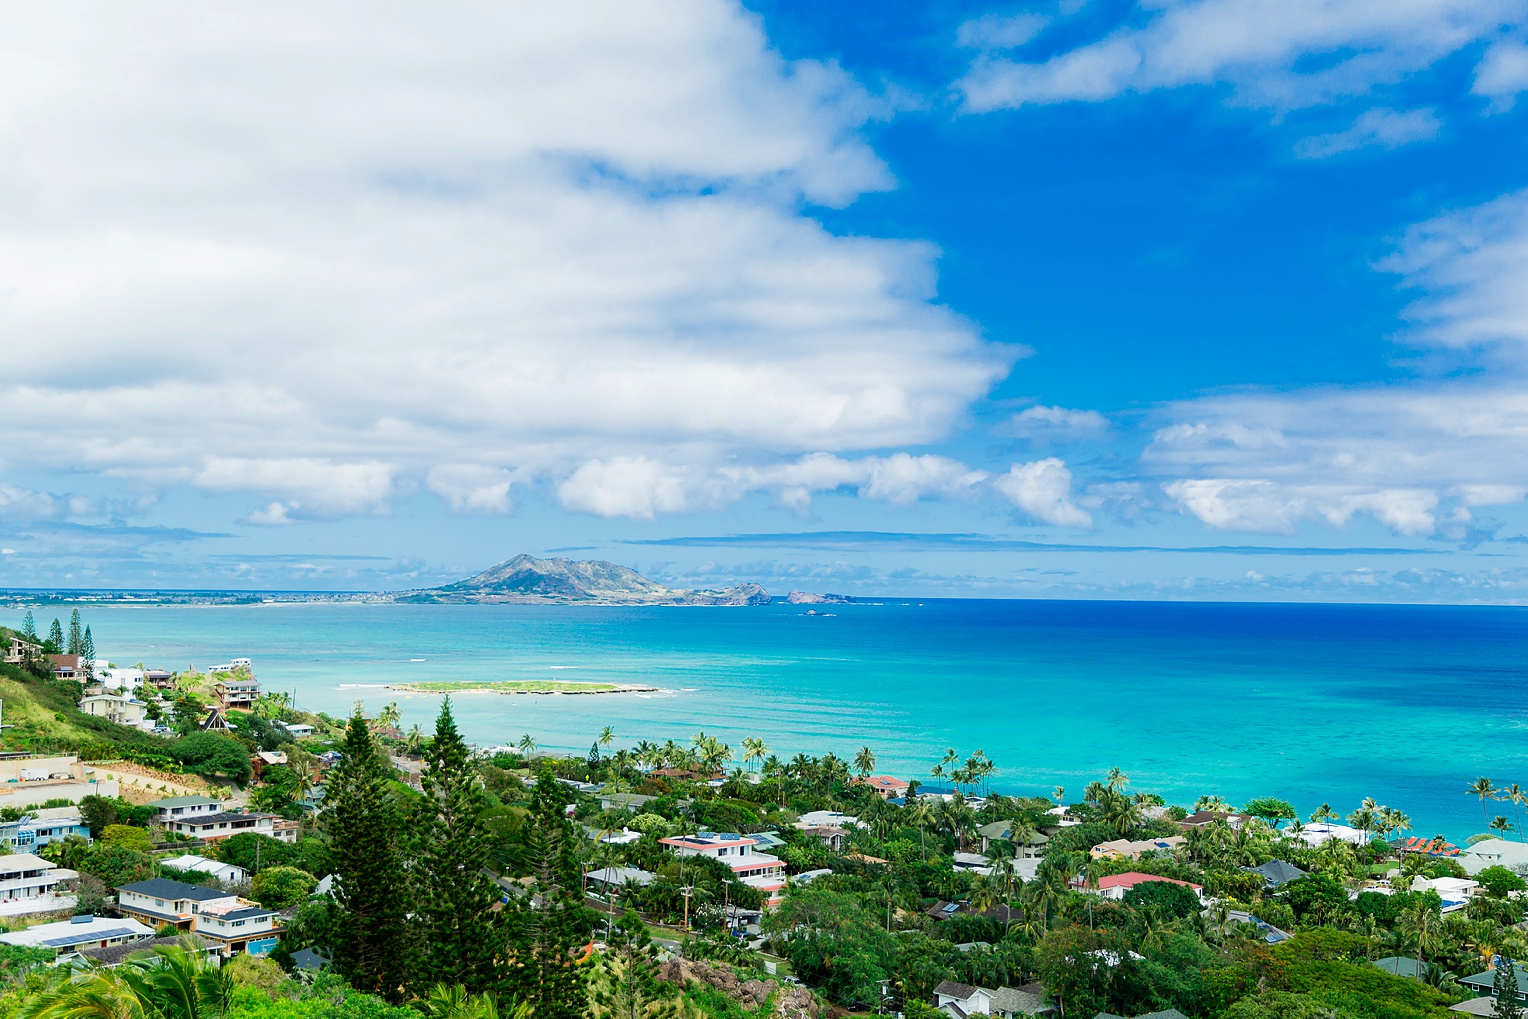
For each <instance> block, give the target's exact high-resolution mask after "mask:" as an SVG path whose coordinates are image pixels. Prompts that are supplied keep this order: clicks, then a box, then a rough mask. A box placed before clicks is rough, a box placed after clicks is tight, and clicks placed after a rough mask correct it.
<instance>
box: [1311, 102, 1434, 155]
mask: <svg viewBox="0 0 1528 1019" xmlns="http://www.w3.org/2000/svg"><path fill="white" fill-rule="evenodd" d="M1442 128H1443V122H1442V121H1441V120H1439V119H1438V117H1437V115H1436V114H1435V113H1433V111H1432V110H1426V109H1423V110H1406V111H1404V112H1401V111H1398V110H1391V109H1376V110H1366V111H1365V112H1363V113H1361V114H1359V116H1358V119H1356V120H1354V121H1353V123H1352V125H1351V126H1350V127H1348V128H1347V129H1346V130H1343V131H1336V132H1333V133H1331V134H1319V135H1316V136H1314V137H1311V138H1306V139H1304V140H1303V141H1301V142H1300V143H1299V144H1298V145H1296V146H1295V155H1297V156H1299V157H1300V158H1301V159H1328V158H1330V157H1332V156H1336V155H1341V154H1342V153H1344V152H1356V151H1357V150H1359V149H1370V148H1380V149H1398V148H1400V147H1401V146H1402V145H1410V144H1411V143H1412V142H1419V141H1426V140H1428V139H1429V138H1435V137H1437V134H1438V132H1439V131H1440V130H1441V129H1442Z"/></svg>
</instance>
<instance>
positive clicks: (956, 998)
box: [934, 980, 992, 1019]
mask: <svg viewBox="0 0 1528 1019" xmlns="http://www.w3.org/2000/svg"><path fill="white" fill-rule="evenodd" d="M934 1006H935V1007H936V1008H939V1009H941V1010H943V1011H945V1012H948V1013H949V1014H950V1015H952V1016H954V1017H955V1019H965V1017H966V1016H968V1015H971V1014H972V1013H980V1014H982V1015H991V1014H992V992H991V991H989V990H987V988H985V987H976V986H973V985H971V984H957V983H956V982H955V981H953V980H946V981H944V982H942V983H941V984H940V985H939V986H938V987H936V988H934ZM951 1006H953V1007H951Z"/></svg>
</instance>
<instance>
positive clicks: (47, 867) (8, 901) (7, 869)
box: [0, 853, 79, 914]
mask: <svg viewBox="0 0 1528 1019" xmlns="http://www.w3.org/2000/svg"><path fill="white" fill-rule="evenodd" d="M73 877H79V873H78V872H77V871H72V870H65V869H64V868H62V867H60V866H59V865H58V864H56V863H50V862H49V861H47V860H44V859H43V858H42V857H40V856H33V855H32V854H31V853H11V854H10V855H8V856H0V913H5V914H19V913H46V912H49V911H50V910H55V909H67V908H69V907H70V906H72V905H74V896H72V895H66V894H64V893H62V892H59V891H58V890H57V888H58V884H59V882H60V881H66V880H68V879H69V878H73Z"/></svg>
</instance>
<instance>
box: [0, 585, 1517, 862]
mask: <svg viewBox="0 0 1528 1019" xmlns="http://www.w3.org/2000/svg"><path fill="white" fill-rule="evenodd" d="M819 611H820V612H826V613H832V615H818V616H809V615H806V614H804V609H802V608H800V607H798V606H790V605H784V604H776V605H773V606H768V607H763V608H747V609H695V608H688V609H676V608H650V609H621V608H587V607H567V608H548V607H522V606H449V605H419V606H414V605H347V604H298V605H259V606H227V607H194V608H193V607H107V606H99V605H86V606H84V607H83V612H84V616H85V620H86V622H88V623H90V624H91V625H92V627H93V632H94V635H95V639H96V647H97V648H98V652H99V653H101V654H103V655H107V656H109V657H110V658H111V659H112V660H113V661H115V662H116V663H118V664H132V663H134V662H137V661H140V660H141V661H143V662H145V663H146V664H148V665H151V666H162V667H169V668H184V667H186V666H187V665H189V664H194V665H196V666H197V667H199V668H205V667H206V666H208V665H212V664H216V663H218V662H221V661H225V660H227V659H228V658H230V657H234V656H245V657H249V658H252V659H253V660H254V663H255V670H256V673H257V675H258V676H259V678H260V680H261V681H262V683H263V684H265V686H266V687H267V688H280V689H286V690H290V691H295V693H296V696H297V699H298V703H299V704H300V705H301V706H302V707H304V708H307V709H310V710H322V711H328V712H330V713H334V714H343V713H346V712H348V711H349V709H350V707H351V705H352V703H353V702H354V701H355V700H357V699H359V700H361V701H363V702H364V703H365V705H366V707H367V709H368V711H375V710H376V709H378V708H380V707H381V706H382V705H383V704H385V703H387V702H388V701H393V700H396V701H397V702H398V704H399V707H400V708H401V710H402V714H403V724H404V727H405V728H407V727H408V726H409V725H412V724H414V723H416V722H417V723H419V724H420V725H422V726H425V727H426V728H428V727H429V726H430V725H431V724H432V723H433V720H434V716H435V713H436V712H437V711H438V709H439V704H440V698H439V697H438V696H428V695H417V694H416V695H405V694H400V693H393V692H389V691H386V690H382V689H379V688H378V686H379V685H380V684H385V683H389V682H401V681H409V680H452V679H462V680H467V679H536V678H556V679H564V680H607V681H616V682H641V683H651V684H653V685H656V686H659V687H662V688H663V690H664V692H663V693H661V694H657V695H650V696H644V695H610V696H598V697H557V696H503V695H496V694H471V695H464V696H459V697H458V698H457V699H456V704H457V717H458V719H459V721H460V724H461V726H462V728H463V730H464V732H465V734H466V735H467V736H468V738H470V739H472V740H475V741H477V742H479V743H481V744H484V745H488V744H494V743H501V742H512V741H514V740H517V739H518V738H519V737H520V735H521V734H522V733H525V732H529V733H530V734H531V735H532V736H534V737H535V739H536V740H537V742H538V743H539V744H540V745H541V746H543V747H547V748H556V749H568V750H579V751H586V750H587V749H588V747H589V745H590V743H591V742H592V741H593V739H594V737H595V735H596V734H597V733H598V732H599V730H600V728H601V727H602V726H604V725H611V726H613V727H614V728H615V731H616V733H617V734H618V736H619V738H620V739H619V742H618V744H617V745H630V744H631V743H634V742H636V741H637V740H639V739H650V740H654V741H661V740H664V739H668V738H673V739H676V740H685V739H688V738H690V737H691V736H693V735H694V734H695V733H696V732H697V731H699V730H705V731H706V732H707V733H710V734H712V735H715V736H718V737H720V738H722V739H724V740H726V741H727V742H729V743H731V744H733V746H734V747H736V746H737V745H738V743H739V741H740V740H741V739H742V737H744V736H747V735H755V736H761V737H763V738H764V739H765V741H766V742H768V744H769V745H770V747H771V749H772V750H773V751H774V752H775V753H777V754H779V755H780V756H781V757H782V758H789V757H790V756H792V755H793V754H795V753H796V752H798V751H804V752H806V753H809V754H821V753H823V752H825V751H827V750H833V751H835V752H837V753H838V754H839V755H840V756H843V757H845V758H848V757H850V756H851V755H852V754H853V752H854V751H855V750H856V749H857V748H858V747H860V746H861V745H869V746H870V747H871V748H872V749H874V751H875V753H876V755H877V758H878V761H879V764H878V770H884V771H888V772H890V773H893V774H898V775H901V776H903V777H906V778H912V777H919V778H925V779H926V778H927V773H928V769H929V767H930V766H931V765H932V764H933V763H934V761H935V760H937V759H938V758H939V757H940V756H941V755H942V753H943V751H944V749H945V748H946V747H954V748H955V749H956V750H958V751H959V752H960V753H961V754H962V755H965V754H968V753H970V752H971V751H973V750H975V749H977V748H980V749H982V750H984V751H985V752H986V753H987V755H988V756H989V757H991V758H992V759H994V760H995V761H996V762H997V763H998V766H999V768H1000V773H999V775H998V777H997V778H996V780H995V782H994V787H995V788H1000V789H1002V790H1004V791H1008V792H1028V793H1045V794H1048V793H1049V792H1050V791H1051V789H1052V788H1053V787H1054V786H1056V785H1062V786H1065V787H1066V789H1067V790H1068V792H1069V795H1075V794H1077V793H1080V792H1081V790H1082V788H1083V787H1084V786H1085V785H1086V784H1087V783H1088V782H1089V781H1090V780H1092V779H1094V778H1097V777H1100V776H1101V775H1102V774H1103V772H1104V771H1105V770H1106V769H1107V768H1109V767H1111V766H1117V767H1120V768H1122V769H1124V770H1125V771H1126V772H1127V773H1128V774H1129V775H1130V779H1131V785H1130V788H1131V790H1132V791H1137V790H1147V791H1155V792H1160V793H1162V794H1163V795H1165V796H1166V797H1167V798H1168V799H1169V801H1170V802H1189V801H1192V800H1193V799H1194V798H1195V797H1196V796H1198V795H1199V794H1201V793H1206V792H1213V793H1218V794H1220V795H1223V796H1225V797H1226V798H1227V799H1228V800H1232V801H1235V802H1237V803H1240V802H1243V801H1244V800H1245V799H1246V798H1248V797H1251V796H1254V795H1278V796H1281V797H1284V798H1287V799H1289V800H1291V801H1292V802H1293V803H1294V804H1295V806H1296V807H1297V808H1298V809H1299V810H1300V811H1301V812H1302V814H1307V815H1308V814H1309V813H1310V811H1312V810H1314V809H1315V808H1316V807H1317V806H1318V805H1319V804H1321V803H1322V802H1330V803H1331V805H1332V806H1333V807H1334V808H1336V809H1338V810H1340V811H1342V812H1343V813H1346V812H1348V811H1350V810H1352V809H1353V808H1354V807H1355V806H1357V804H1358V802H1359V801H1360V800H1361V799H1362V798H1363V797H1365V796H1373V797H1375V798H1376V799H1378V800H1379V801H1380V802H1382V803H1385V804H1388V805H1390V806H1394V807H1399V808H1401V809H1402V810H1404V811H1405V812H1406V813H1408V814H1409V815H1410V816H1411V818H1412V819H1413V821H1414V822H1415V827H1414V830H1413V833H1414V834H1420V835H1432V834H1436V833H1443V834H1446V835H1448V836H1449V837H1450V838H1453V839H1456V840H1457V839H1461V838H1463V837H1465V836H1467V835H1469V834H1470V833H1472V832H1476V831H1481V830H1483V829H1484V820H1483V818H1482V812H1481V806H1480V803H1479V801H1478V800H1476V799H1474V798H1471V797H1468V796H1466V795H1465V792H1464V790H1465V786H1466V784H1468V783H1469V782H1470V781H1471V780H1473V779H1474V778H1475V777H1477V776H1479V775H1486V776H1489V777H1491V778H1492V779H1495V780H1496V781H1497V782H1498V783H1502V782H1511V781H1517V782H1521V783H1523V784H1524V785H1528V699H1525V694H1528V658H1525V653H1528V610H1525V609H1519V608H1485V607H1412V606H1335V605H1225V604H1184V603H1139V602H1075V601H1066V602H1046V601H923V602H917V601H911V602H902V601H888V602H885V603H883V604H877V605H864V604H862V605H848V606H834V607H830V608H825V609H819ZM54 614H58V615H61V616H66V615H67V609H64V610H62V611H56V610H54V609H51V608H50V609H48V610H46V611H39V612H38V613H37V615H38V618H39V620H40V622H41V624H42V625H43V626H45V625H46V622H47V621H48V620H49V619H51V618H52V616H53V615H54ZM15 615H16V617H17V618H16V619H7V620H6V622H8V623H9V624H11V625H15V624H16V623H18V622H19V617H20V612H16V613H15ZM40 628H41V627H40ZM1489 812H1490V814H1491V816H1495V815H1496V814H1498V813H1501V814H1505V815H1507V816H1508V817H1509V818H1513V814H1514V812H1513V810H1512V808H1511V806H1510V804H1504V805H1491V806H1490V807H1489ZM1513 819H1514V820H1515V818H1513Z"/></svg>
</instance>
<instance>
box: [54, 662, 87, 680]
mask: <svg viewBox="0 0 1528 1019" xmlns="http://www.w3.org/2000/svg"><path fill="white" fill-rule="evenodd" d="M86 664H87V663H86V662H85V661H84V660H83V659H81V658H80V656H79V655H49V656H48V665H49V666H50V667H51V668H52V669H53V678H54V679H72V680H74V681H76V682H79V683H83V682H85V673H86V671H87V670H86Z"/></svg>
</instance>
